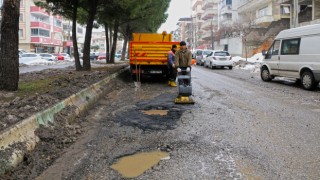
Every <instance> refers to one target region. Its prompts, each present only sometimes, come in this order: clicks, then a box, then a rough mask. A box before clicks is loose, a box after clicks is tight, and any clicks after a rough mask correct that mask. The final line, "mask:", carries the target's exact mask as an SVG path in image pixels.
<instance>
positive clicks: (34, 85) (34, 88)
mask: <svg viewBox="0 0 320 180" xmlns="http://www.w3.org/2000/svg"><path fill="white" fill-rule="evenodd" d="M59 78H60V77H51V78H46V79H37V80H34V81H30V82H23V83H19V89H18V92H17V93H18V94H19V95H28V94H35V93H43V92H47V91H48V90H49V89H52V88H54V87H53V86H51V84H52V82H53V81H55V80H57V79H59Z"/></svg>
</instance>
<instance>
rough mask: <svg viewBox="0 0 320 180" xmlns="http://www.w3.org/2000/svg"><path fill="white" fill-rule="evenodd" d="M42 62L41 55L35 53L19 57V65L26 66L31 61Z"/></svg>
mask: <svg viewBox="0 0 320 180" xmlns="http://www.w3.org/2000/svg"><path fill="white" fill-rule="evenodd" d="M37 60H42V57H41V56H40V55H39V54H35V53H24V54H21V55H20V57H19V63H22V64H26V63H28V62H31V61H37Z"/></svg>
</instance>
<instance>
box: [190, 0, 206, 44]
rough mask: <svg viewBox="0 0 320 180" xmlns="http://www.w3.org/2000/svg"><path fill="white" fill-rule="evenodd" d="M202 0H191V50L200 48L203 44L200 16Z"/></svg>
mask: <svg viewBox="0 0 320 180" xmlns="http://www.w3.org/2000/svg"><path fill="white" fill-rule="evenodd" d="M202 5H203V0H191V9H192V15H191V18H192V43H191V47H192V49H198V48H199V46H202V43H203V42H204V41H203V39H202V38H201V37H202V35H203V34H204V30H203V29H202V24H203V22H204V21H203V20H202V18H201V17H202V14H203V13H204V10H203V9H202Z"/></svg>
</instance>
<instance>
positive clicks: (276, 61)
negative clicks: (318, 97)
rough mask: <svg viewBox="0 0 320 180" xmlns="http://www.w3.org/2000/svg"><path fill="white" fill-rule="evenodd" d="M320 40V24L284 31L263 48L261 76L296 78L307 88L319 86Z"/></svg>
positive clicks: (266, 78) (268, 77)
mask: <svg viewBox="0 0 320 180" xmlns="http://www.w3.org/2000/svg"><path fill="white" fill-rule="evenodd" d="M319 41H320V24H316V25H309V26H304V27H298V28H292V29H287V30H283V31H281V32H280V33H279V34H278V35H277V36H276V38H275V40H274V42H273V44H272V45H271V47H270V48H269V50H268V51H267V52H266V51H263V52H262V54H263V55H265V59H264V61H263V63H262V66H261V79H262V80H263V81H271V80H272V79H273V78H274V77H276V76H282V77H288V78H295V79H297V80H298V81H301V85H302V87H303V88H304V89H306V90H312V89H314V88H316V87H317V86H318V84H319V81H320V54H319V51H320V49H319V45H318V44H319Z"/></svg>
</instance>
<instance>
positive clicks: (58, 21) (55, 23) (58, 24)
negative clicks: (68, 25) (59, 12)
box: [54, 19, 62, 27]
mask: <svg viewBox="0 0 320 180" xmlns="http://www.w3.org/2000/svg"><path fill="white" fill-rule="evenodd" d="M54 25H55V26H57V27H62V22H61V21H60V20H58V19H55V21H54Z"/></svg>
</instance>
